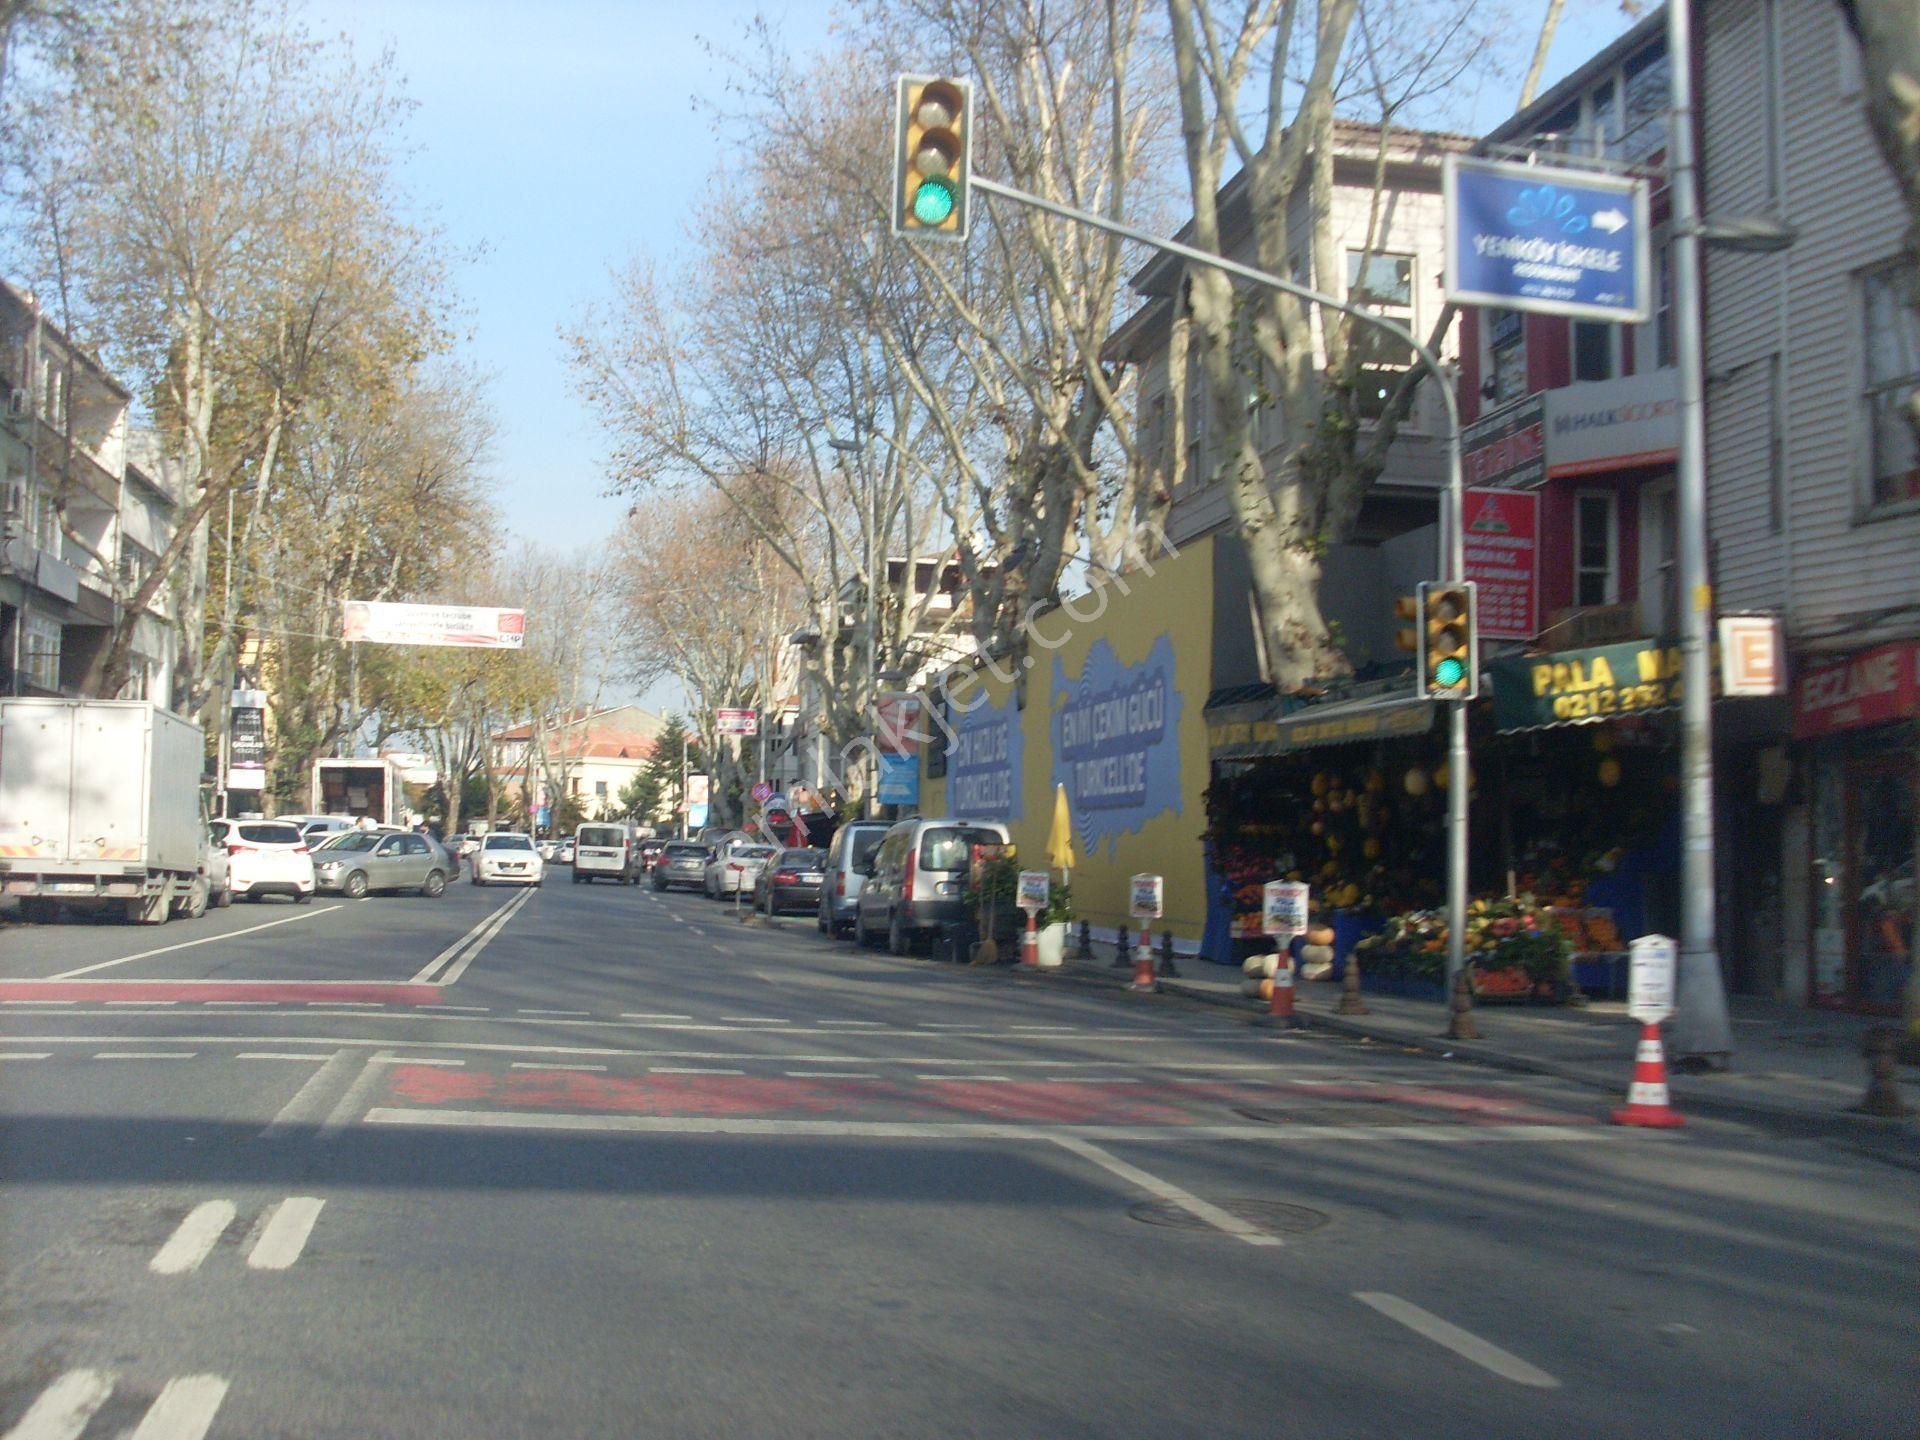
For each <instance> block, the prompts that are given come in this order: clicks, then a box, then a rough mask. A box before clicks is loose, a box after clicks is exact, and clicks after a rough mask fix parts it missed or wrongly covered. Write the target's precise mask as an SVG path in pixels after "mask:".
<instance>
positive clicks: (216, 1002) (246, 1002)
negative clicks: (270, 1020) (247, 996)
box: [200, 1000, 280, 1005]
mask: <svg viewBox="0 0 1920 1440" xmlns="http://www.w3.org/2000/svg"><path fill="white" fill-rule="evenodd" d="M200 1003H201V1004H203V1005H277V1004H279V1003H280V1002H279V1001H277V1000H203V1001H201V1002H200Z"/></svg>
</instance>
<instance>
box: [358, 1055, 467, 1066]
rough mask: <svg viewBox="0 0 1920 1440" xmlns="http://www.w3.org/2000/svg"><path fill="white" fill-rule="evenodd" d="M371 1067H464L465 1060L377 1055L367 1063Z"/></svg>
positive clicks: (437, 1056)
mask: <svg viewBox="0 0 1920 1440" xmlns="http://www.w3.org/2000/svg"><path fill="white" fill-rule="evenodd" d="M367 1063H368V1064H369V1065H464V1064H466V1063H467V1062H466V1061H464V1060H451V1059H448V1058H447V1057H445V1056H443V1055H376V1056H374V1057H373V1059H371V1060H369V1061H368V1062H367Z"/></svg>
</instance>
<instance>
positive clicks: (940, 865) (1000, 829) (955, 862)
mask: <svg viewBox="0 0 1920 1440" xmlns="http://www.w3.org/2000/svg"><path fill="white" fill-rule="evenodd" d="M1009 843H1010V837H1009V836H1008V834H1007V827H1006V826H1004V825H998V824H993V823H989V822H982V821H977V820H954V819H944V820H903V821H901V822H900V823H899V824H898V825H895V826H894V827H893V828H892V829H891V830H889V831H887V837H886V839H884V840H882V841H881V842H880V848H879V849H878V850H876V851H874V854H873V860H872V862H871V863H870V865H869V867H868V870H869V873H868V874H867V876H866V883H865V884H864V885H863V886H862V887H861V889H860V899H859V901H858V903H857V906H856V908H855V911H854V921H853V938H854V940H855V941H857V942H858V943H859V944H862V945H867V944H871V943H873V941H872V937H873V936H874V935H875V934H876V933H884V934H885V935H886V937H887V949H888V950H890V951H891V952H892V953H893V954H895V955H904V954H906V953H907V951H908V950H909V949H910V948H911V947H912V946H913V945H914V944H916V943H917V942H918V940H919V939H920V938H922V937H924V936H931V935H932V933H933V932H934V931H935V930H936V929H938V928H939V927H940V926H941V925H945V924H950V923H951V922H953V921H956V920H958V919H960V918H961V916H962V915H963V914H964V912H965V905H966V901H965V899H964V898H963V896H964V893H965V891H966V887H967V864H968V861H969V860H970V859H971V857H972V853H973V847H974V846H975V845H1006V844H1009Z"/></svg>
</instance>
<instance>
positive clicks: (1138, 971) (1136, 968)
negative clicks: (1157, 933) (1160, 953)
mask: <svg viewBox="0 0 1920 1440" xmlns="http://www.w3.org/2000/svg"><path fill="white" fill-rule="evenodd" d="M1127 988H1128V989H1129V990H1158V989H1159V988H1160V982H1159V981H1158V980H1156V979H1155V978H1154V975H1153V937H1152V933H1151V932H1150V931H1149V930H1148V929H1147V927H1146V926H1144V925H1142V926H1141V927H1140V943H1139V944H1138V945H1135V946H1134V947H1133V983H1132V984H1130V985H1128V986H1127Z"/></svg>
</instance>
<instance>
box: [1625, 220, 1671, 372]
mask: <svg viewBox="0 0 1920 1440" xmlns="http://www.w3.org/2000/svg"><path fill="white" fill-rule="evenodd" d="M1653 272H1654V273H1653V367H1652V368H1657V369H1661V370H1666V369H1670V368H1672V365H1673V355H1674V351H1673V254H1672V252H1671V251H1670V250H1669V249H1668V248H1667V247H1666V246H1665V245H1660V246H1657V247H1656V248H1655V250H1654V262H1653ZM1636 348H1637V347H1636ZM1648 368H1649V367H1648V365H1647V364H1646V362H1645V361H1644V360H1641V359H1640V358H1639V357H1638V355H1636V356H1635V358H1634V369H1635V370H1636V371H1639V370H1646V369H1648Z"/></svg>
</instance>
